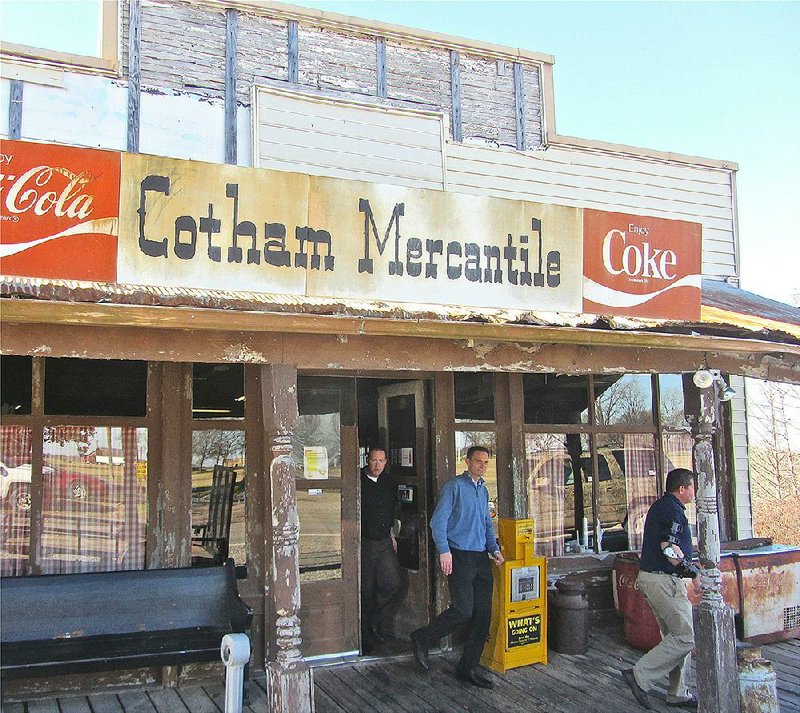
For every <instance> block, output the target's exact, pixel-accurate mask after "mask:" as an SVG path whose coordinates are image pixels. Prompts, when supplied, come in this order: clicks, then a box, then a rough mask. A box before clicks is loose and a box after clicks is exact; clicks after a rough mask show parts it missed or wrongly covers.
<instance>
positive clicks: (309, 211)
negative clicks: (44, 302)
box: [0, 141, 701, 319]
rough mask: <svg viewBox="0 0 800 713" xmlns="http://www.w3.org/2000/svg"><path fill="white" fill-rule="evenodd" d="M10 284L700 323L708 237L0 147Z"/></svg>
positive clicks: (451, 199)
mask: <svg viewBox="0 0 800 713" xmlns="http://www.w3.org/2000/svg"><path fill="white" fill-rule="evenodd" d="M0 153H2V179H0V189H1V190H2V193H1V194H0V195H1V196H2V212H1V214H0V217H1V218H2V234H1V235H0V269H1V270H2V272H3V273H4V274H13V275H22V276H31V277H51V278H62V279H80V280H96V281H108V282H114V281H118V282H120V283H126V284H137V285H152V286H169V287H198V288H204V289H224V290H231V291H237V290H239V291H245V290H246V291H255V292H264V293H274V294H285V295H295V296H299V297H323V298H336V299H369V300H383V301H387V302H398V303H413V304H417V305H419V304H436V305H464V306H470V307H497V308H506V309H521V310H535V311H543V312H546V311H559V312H571V313H578V312H581V311H587V312H598V313H601V314H602V313H606V314H627V315H631V316H651V317H674V318H677V319H695V318H697V316H699V305H700V288H699V279H700V267H699V265H700V243H701V229H700V226H699V225H698V224H695V223H687V222H684V221H672V220H665V219H659V218H645V217H639V216H629V215H623V214H617V213H607V212H604V211H597V210H588V209H586V210H584V209H580V208H572V207H566V206H559V205H551V204H540V203H532V202H528V201H516V200H506V199H499V198H489V197H484V196H473V195H467V194H459V193H452V192H445V191H435V190H425V189H411V188H404V187H398V186H388V185H376V184H371V183H362V182H358V181H348V180H343V179H336V178H323V177H317V176H307V175H304V174H297V173H286V172H280V171H271V170H262V169H252V168H242V167H238V166H229V165H224V164H208V163H201V162H196V161H185V160H178V159H169V158H163V157H155V156H146V155H139V154H119V153H117V152H111V151H97V150H91V149H78V148H72V147H61V146H55V145H49V144H34V143H28V142H20V141H4V142H2V151H1V152H0Z"/></svg>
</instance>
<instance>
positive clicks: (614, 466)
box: [596, 433, 658, 551]
mask: <svg viewBox="0 0 800 713" xmlns="http://www.w3.org/2000/svg"><path fill="white" fill-rule="evenodd" d="M596 443H597V461H598V470H599V476H598V482H597V495H598V498H597V499H598V505H599V515H600V527H601V528H602V547H603V550H605V551H620V550H627V549H640V548H641V546H642V536H643V534H644V520H645V517H646V516H647V511H648V509H649V508H650V505H652V504H653V503H654V502H655V500H656V498H657V497H658V493H657V489H656V487H657V485H656V453H655V439H654V437H653V436H652V435H651V434H649V433H624V434H622V433H614V434H600V435H598V436H597V439H596Z"/></svg>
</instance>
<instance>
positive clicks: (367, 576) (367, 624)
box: [361, 448, 400, 653]
mask: <svg viewBox="0 0 800 713" xmlns="http://www.w3.org/2000/svg"><path fill="white" fill-rule="evenodd" d="M385 468H386V451H384V450H383V449H382V448H370V450H369V452H368V453H367V466H366V468H364V469H363V470H362V471H361V645H362V650H363V652H364V653H371V652H372V651H373V650H374V649H375V647H376V645H378V644H380V643H382V642H383V639H384V633H385V632H384V617H385V613H386V607H387V606H388V605H389V604H390V602H391V601H392V599H394V597H395V595H396V594H397V591H398V590H399V589H400V565H399V564H398V562H397V542H396V541H395V539H394V536H393V535H392V526H393V525H394V515H395V505H396V501H397V484H396V483H395V481H394V478H392V476H391V475H390V474H389V473H388V472H386V470H385Z"/></svg>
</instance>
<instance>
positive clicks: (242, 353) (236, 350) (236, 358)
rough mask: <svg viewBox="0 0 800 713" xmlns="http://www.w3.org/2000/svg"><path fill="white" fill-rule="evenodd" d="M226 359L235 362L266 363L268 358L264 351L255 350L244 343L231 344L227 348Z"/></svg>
mask: <svg viewBox="0 0 800 713" xmlns="http://www.w3.org/2000/svg"><path fill="white" fill-rule="evenodd" d="M224 354H225V359H226V360H227V361H231V362H234V363H245V364H265V363H267V361H268V360H267V359H266V357H265V356H264V354H263V352H259V351H255V350H254V349H250V347H247V346H245V345H244V344H231V345H230V346H228V347H226V349H225V352H224Z"/></svg>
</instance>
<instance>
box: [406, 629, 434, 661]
mask: <svg viewBox="0 0 800 713" xmlns="http://www.w3.org/2000/svg"><path fill="white" fill-rule="evenodd" d="M411 646H412V647H413V649H414V661H416V662H417V666H419V667H420V668H421V669H422V670H423V671H428V670H429V669H430V667H431V664H430V661H428V647H427V646H425V645H424V644H423V643H422V642H421V641H420V640H419V629H417V630H416V631H412V632H411Z"/></svg>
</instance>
